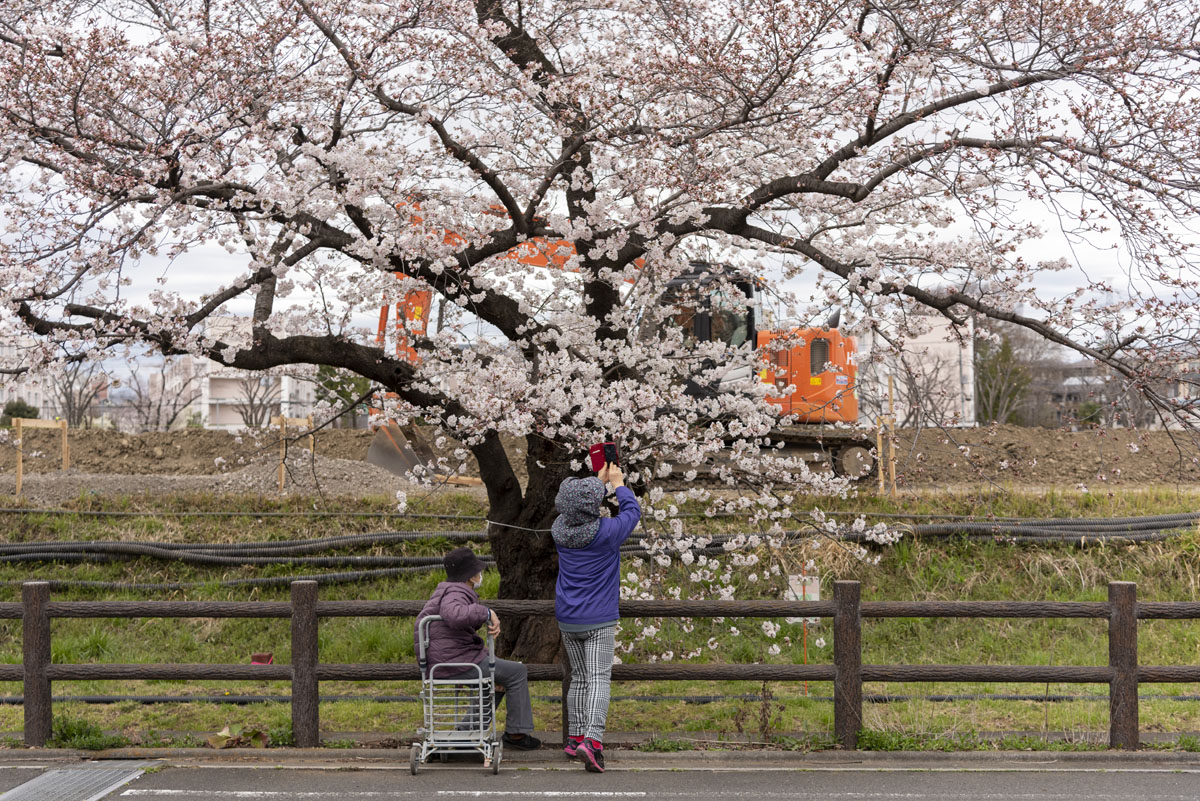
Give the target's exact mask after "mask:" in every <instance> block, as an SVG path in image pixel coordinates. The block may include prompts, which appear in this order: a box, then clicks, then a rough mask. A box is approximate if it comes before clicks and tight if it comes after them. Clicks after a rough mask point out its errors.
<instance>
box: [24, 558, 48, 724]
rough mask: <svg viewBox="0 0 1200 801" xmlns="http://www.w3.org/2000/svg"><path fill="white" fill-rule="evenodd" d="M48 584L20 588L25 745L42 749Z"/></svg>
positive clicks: (45, 714) (32, 583)
mask: <svg viewBox="0 0 1200 801" xmlns="http://www.w3.org/2000/svg"><path fill="white" fill-rule="evenodd" d="M49 603H50V585H49V584H48V583H47V582H45V581H27V582H25V583H24V584H22V585H21V623H22V630H23V632H22V641H21V649H22V651H23V652H24V661H25V687H24V694H25V745H30V746H43V745H45V744H46V741H47V740H49V739H50V732H51V727H52V720H53V710H52V709H51V705H50V679H48V678H46V668H47V667H48V666H49V665H50V613H49V610H48V608H47V604H49Z"/></svg>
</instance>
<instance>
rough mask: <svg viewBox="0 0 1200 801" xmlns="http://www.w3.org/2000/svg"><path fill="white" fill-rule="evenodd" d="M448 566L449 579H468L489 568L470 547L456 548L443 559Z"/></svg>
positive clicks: (443, 562)
mask: <svg viewBox="0 0 1200 801" xmlns="http://www.w3.org/2000/svg"><path fill="white" fill-rule="evenodd" d="M442 564H443V565H445V566H446V580H447V581H467V580H468V579H470V578H471V577H472V576H474V575H475V574H476V573H482V572H483V571H485V570H487V565H485V564H484V563H483V562H481V561H479V558H478V557H477V556H475V553H474V552H473V551H472V550H471V549H470V548H455V549H454V550H453V551H451V552H450V553H448V554H446V557H445V558H444V559H442Z"/></svg>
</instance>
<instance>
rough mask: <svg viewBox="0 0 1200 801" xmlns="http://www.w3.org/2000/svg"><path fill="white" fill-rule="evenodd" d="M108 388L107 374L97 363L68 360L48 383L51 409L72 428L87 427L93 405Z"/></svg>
mask: <svg viewBox="0 0 1200 801" xmlns="http://www.w3.org/2000/svg"><path fill="white" fill-rule="evenodd" d="M107 388H108V376H106V375H105V374H104V369H103V367H102V366H101V364H100V362H96V361H91V360H88V359H83V360H80V361H67V362H66V363H65V364H63V365H62V367H61V368H59V370H58V371H56V374H55V379H54V380H53V382H52V383H51V392H52V393H53V396H54V408H55V409H56V410H57V412H58V414H59V416H61V417H62V418H63V419H65V420H66V421H67V425H68V426H70V427H71V428H81V427H84V426H89V427H90V426H91V421H92V414H93V409H92V407H93V406H95V404H96V401H97V399H98V398H99V397H100V394H101V393H102V392H103V391H104V390H105V389H107Z"/></svg>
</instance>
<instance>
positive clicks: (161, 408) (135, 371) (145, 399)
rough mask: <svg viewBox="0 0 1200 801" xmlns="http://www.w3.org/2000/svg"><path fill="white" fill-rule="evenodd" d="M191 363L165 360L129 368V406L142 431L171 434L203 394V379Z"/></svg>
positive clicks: (140, 363) (133, 365)
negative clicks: (180, 419)
mask: <svg viewBox="0 0 1200 801" xmlns="http://www.w3.org/2000/svg"><path fill="white" fill-rule="evenodd" d="M188 365H190V362H184V361H183V360H180V359H171V358H164V359H162V360H159V361H155V362H152V363H149V364H147V363H145V362H133V363H131V364H130V366H129V383H128V386H127V388H128V392H129V404H130V406H131V407H132V410H133V417H134V420H135V422H136V425H137V427H138V429H139V430H141V431H167V430H169V429H170V428H171V427H172V426H174V425H175V422H176V421H177V420H178V419H179V416H180V415H181V414H183V412H184V411H185V410H186V409H187V408H188V407H190V406H191V405H192V404H193V403H195V402H196V401H197V400H198V399H199V398H200V394H201V391H200V390H201V379H202V378H203V376H202V375H201V373H200V372H199V371H198V370H196V369H195V368H194V367H192V368H191V369H188Z"/></svg>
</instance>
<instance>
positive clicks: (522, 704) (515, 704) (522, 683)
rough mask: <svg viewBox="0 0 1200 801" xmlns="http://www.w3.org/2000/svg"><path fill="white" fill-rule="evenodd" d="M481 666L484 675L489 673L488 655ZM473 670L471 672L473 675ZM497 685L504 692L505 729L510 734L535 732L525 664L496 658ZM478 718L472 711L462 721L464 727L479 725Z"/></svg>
mask: <svg viewBox="0 0 1200 801" xmlns="http://www.w3.org/2000/svg"><path fill="white" fill-rule="evenodd" d="M479 667H480V668H481V669H482V670H483V673H484V675H485V676H486V675H487V669H488V666H487V657H484V659H483V660H482V661H481V662H480V663H479ZM473 674H474V672H473V671H472V673H471V674H468V675H473ZM496 685H497V688H496V689H497V692H500V691H501V690H502V691H503V692H504V699H505V704H506V706H505V712H504V730H505V731H506V732H507V733H509V734H532V733H533V707H532V705H531V704H530V702H529V671H528V670H526V668H525V665H523V664H522V663H520V662H512V661H510V660H508V659H497V660H496ZM477 723H478V718H477V717H476V716H475V712H474V711H473V712H472V713H471V716H470V718H469V719H468V720H466V721H462V723H460V725H461V726H463V727H464V728H468V727H473V726H475V725H477Z"/></svg>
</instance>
